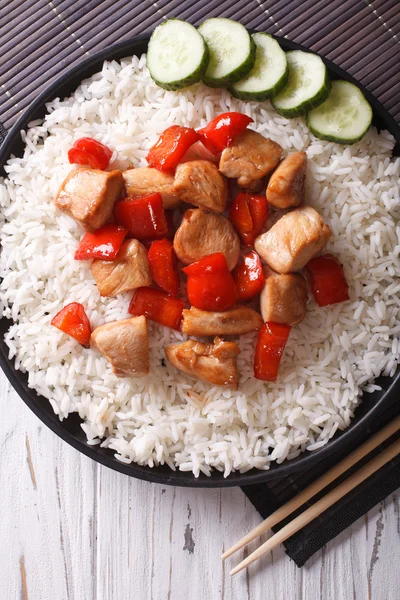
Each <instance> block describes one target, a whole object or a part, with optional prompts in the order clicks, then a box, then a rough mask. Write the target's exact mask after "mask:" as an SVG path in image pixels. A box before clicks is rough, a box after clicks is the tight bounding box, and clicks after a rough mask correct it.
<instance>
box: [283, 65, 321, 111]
mask: <svg viewBox="0 0 400 600" xmlns="http://www.w3.org/2000/svg"><path fill="white" fill-rule="evenodd" d="M330 91H331V82H330V81H329V77H328V71H327V70H326V67H325V80H324V83H323V86H322V87H321V89H320V91H319V92H318V93H317V94H315V96H314V97H313V98H310V99H309V100H305V101H304V102H303V103H302V104H300V105H299V106H296V107H295V108H279V107H277V106H276V105H275V103H274V99H272V101H271V102H272V106H273V107H274V109H275V110H276V112H277V113H278V115H281V117H286V118H287V119H294V118H295V117H301V116H303V115H305V114H306V113H307V112H308V111H309V110H311V109H312V108H316V107H317V106H319V105H320V104H322V103H323V102H325V100H326V99H327V98H328V96H329V94H330Z"/></svg>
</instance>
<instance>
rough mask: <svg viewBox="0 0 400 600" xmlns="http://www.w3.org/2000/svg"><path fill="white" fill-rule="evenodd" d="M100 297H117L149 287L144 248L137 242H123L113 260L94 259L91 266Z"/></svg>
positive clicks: (150, 280)
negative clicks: (139, 288)
mask: <svg viewBox="0 0 400 600" xmlns="http://www.w3.org/2000/svg"><path fill="white" fill-rule="evenodd" d="M90 268H91V271H92V275H93V277H94V278H95V280H96V284H97V287H98V289H99V292H100V296H109V297H111V298H112V297H113V296H117V294H122V292H126V291H128V290H133V289H135V288H138V287H144V286H146V285H151V282H152V279H151V275H150V268H149V263H148V260H147V250H146V248H145V247H144V246H143V245H142V244H141V243H140V242H138V241H137V240H127V241H126V242H124V243H123V244H122V246H121V248H120V250H119V252H118V254H117V257H116V258H115V259H114V260H99V259H95V260H94V261H93V262H92V265H91V267H90Z"/></svg>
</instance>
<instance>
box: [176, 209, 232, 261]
mask: <svg viewBox="0 0 400 600" xmlns="http://www.w3.org/2000/svg"><path fill="white" fill-rule="evenodd" d="M174 250H175V253H176V255H177V257H178V258H179V260H181V261H182V262H183V263H184V264H185V265H189V264H191V263H192V262H194V261H196V260H199V259H200V258H202V257H203V256H207V255H208V254H214V252H223V253H224V255H225V258H226V262H227V263H228V268H229V269H230V270H232V269H233V268H234V267H235V265H236V263H237V261H238V260H239V253H240V240H239V236H238V234H237V233H236V231H235V229H234V227H233V225H232V223H231V222H230V221H229V219H227V218H226V217H224V216H223V215H214V214H212V213H208V212H205V211H204V210H202V209H201V208H193V209H190V210H187V211H186V212H185V214H184V216H183V219H182V222H181V224H180V226H179V227H178V229H177V231H176V233H175V237H174Z"/></svg>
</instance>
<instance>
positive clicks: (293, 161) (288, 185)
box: [267, 152, 307, 208]
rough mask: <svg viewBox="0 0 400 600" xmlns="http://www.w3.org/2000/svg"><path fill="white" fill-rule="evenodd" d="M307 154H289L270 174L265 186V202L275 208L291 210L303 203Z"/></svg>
mask: <svg viewBox="0 0 400 600" xmlns="http://www.w3.org/2000/svg"><path fill="white" fill-rule="evenodd" d="M306 168H307V154H306V153H305V152H294V153H293V154H289V156H287V157H286V158H284V159H283V161H282V162H281V163H280V164H279V165H278V167H277V168H276V169H275V171H274V172H273V173H272V175H271V177H270V180H269V182H268V186H267V200H268V202H269V203H270V204H272V206H275V208H291V207H292V206H299V204H302V203H303V202H304V187H305V182H306Z"/></svg>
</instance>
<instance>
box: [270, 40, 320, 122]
mask: <svg viewBox="0 0 400 600" xmlns="http://www.w3.org/2000/svg"><path fill="white" fill-rule="evenodd" d="M286 60H287V62H288V67H289V79H288V82H287V84H286V85H285V87H284V88H283V90H282V91H281V92H280V93H279V94H278V95H277V96H275V98H273V100H272V106H273V107H274V108H275V110H276V112H277V113H279V114H280V115H282V117H288V118H292V117H299V116H300V115H304V114H305V113H306V112H307V111H308V110H310V109H311V108H314V107H315V106H319V105H320V104H322V102H324V101H325V100H326V99H327V97H328V96H329V92H330V83H329V79H328V73H327V70H326V67H325V65H324V63H323V61H322V60H321V59H320V57H319V56H317V55H316V54H311V53H309V52H302V51H301V50H292V51H291V52H286Z"/></svg>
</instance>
